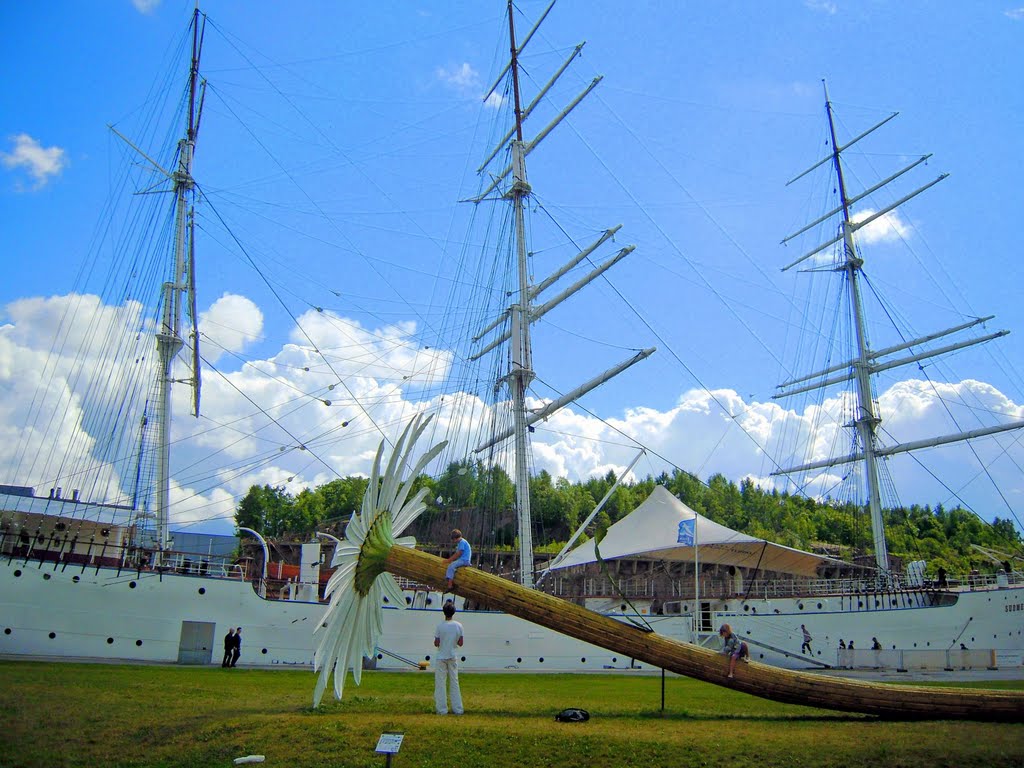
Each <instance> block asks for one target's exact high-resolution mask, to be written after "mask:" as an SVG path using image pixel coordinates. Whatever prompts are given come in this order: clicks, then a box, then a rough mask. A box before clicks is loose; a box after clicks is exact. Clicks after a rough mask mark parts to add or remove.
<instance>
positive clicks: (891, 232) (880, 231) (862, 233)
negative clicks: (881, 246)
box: [853, 208, 910, 245]
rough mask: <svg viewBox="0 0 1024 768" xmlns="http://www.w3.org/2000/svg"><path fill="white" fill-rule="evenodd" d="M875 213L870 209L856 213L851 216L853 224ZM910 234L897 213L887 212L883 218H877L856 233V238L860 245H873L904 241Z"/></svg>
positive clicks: (908, 228)
mask: <svg viewBox="0 0 1024 768" xmlns="http://www.w3.org/2000/svg"><path fill="white" fill-rule="evenodd" d="M875 213H876V211H874V210H871V209H870V208H865V209H864V210H861V211H858V212H857V213H856V214H855V215H854V216H853V223H854V224H857V223H860V222H862V221H864V220H865V219H868V218H870V217H871V216H874V215H875ZM909 234H910V227H909V226H908V225H907V223H906V222H905V221H903V219H901V218H900V216H899V213H898V212H897V211H889V212H888V213H887V214H885V215H884V216H879V217H878V218H877V219H875V220H874V221H872V222H871V223H870V224H868V225H867V226H865V227H862V228H861V229H859V230H858V231H857V238H858V240H859V241H860V242H861V243H864V244H867V245H870V244H873V243H891V242H899V241H901V240H906V239H907V237H908V236H909Z"/></svg>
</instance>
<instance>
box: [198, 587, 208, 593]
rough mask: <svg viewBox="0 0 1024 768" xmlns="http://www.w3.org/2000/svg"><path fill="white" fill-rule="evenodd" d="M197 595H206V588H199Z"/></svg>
mask: <svg viewBox="0 0 1024 768" xmlns="http://www.w3.org/2000/svg"><path fill="white" fill-rule="evenodd" d="M199 594H200V595H205V594H206V587H200V588H199Z"/></svg>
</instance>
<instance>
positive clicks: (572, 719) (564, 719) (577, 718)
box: [555, 708, 590, 723]
mask: <svg viewBox="0 0 1024 768" xmlns="http://www.w3.org/2000/svg"><path fill="white" fill-rule="evenodd" d="M589 719H590V713H589V712H587V710H585V709H575V708H570V709H563V710H562V711H561V712H559V713H558V714H557V715H555V720H557V721H558V722H560V723H583V722H586V721H587V720H589Z"/></svg>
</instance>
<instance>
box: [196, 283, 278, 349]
mask: <svg viewBox="0 0 1024 768" xmlns="http://www.w3.org/2000/svg"><path fill="white" fill-rule="evenodd" d="M199 333H200V334H201V337H202V338H203V339H204V340H205V341H206V342H207V344H206V345H205V346H204V349H205V352H204V353H203V356H204V357H205V358H206V359H207V360H209V361H210V362H211V363H214V362H216V361H217V360H218V359H219V358H220V356H221V355H222V354H224V353H225V352H241V351H242V350H244V349H245V348H246V347H247V346H248V345H249V344H251V343H252V342H254V341H257V340H258V339H259V337H260V334H261V333H263V313H262V312H261V311H260V309H259V307H257V306H256V305H255V304H254V303H253V302H252V301H250V300H249V299H247V298H246V297H245V296H238V295H236V294H232V293H225V294H224V295H223V296H221V297H220V298H219V299H217V300H216V301H215V302H213V304H212V305H210V308H209V309H208V310H206V311H205V312H201V313H200V314H199Z"/></svg>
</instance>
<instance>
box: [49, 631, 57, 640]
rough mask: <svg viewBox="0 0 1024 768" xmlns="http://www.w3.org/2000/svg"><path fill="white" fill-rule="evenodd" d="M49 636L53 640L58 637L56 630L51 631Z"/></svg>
mask: <svg viewBox="0 0 1024 768" xmlns="http://www.w3.org/2000/svg"><path fill="white" fill-rule="evenodd" d="M49 637H50V639H51V640H53V639H54V638H55V637H57V633H56V632H51V633H50V635H49Z"/></svg>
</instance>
